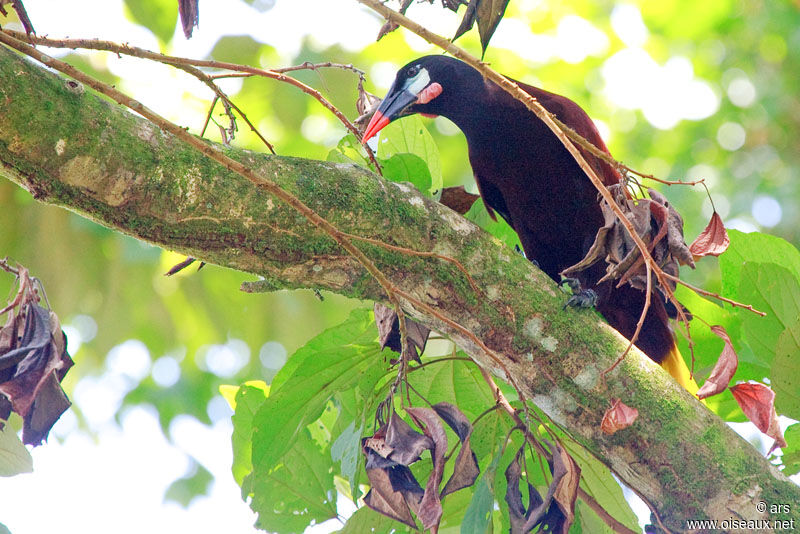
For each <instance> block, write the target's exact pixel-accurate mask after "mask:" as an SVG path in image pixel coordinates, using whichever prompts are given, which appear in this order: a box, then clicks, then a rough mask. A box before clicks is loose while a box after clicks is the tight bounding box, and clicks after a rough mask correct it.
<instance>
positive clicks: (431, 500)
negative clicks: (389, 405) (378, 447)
mask: <svg viewBox="0 0 800 534" xmlns="http://www.w3.org/2000/svg"><path fill="white" fill-rule="evenodd" d="M406 412H407V413H408V415H410V416H411V418H412V419H413V420H414V422H415V423H416V424H417V426H419V427H420V428H422V430H423V431H424V432H425V435H426V436H428V437H429V438H431V439H432V440H433V449H431V458H432V459H433V468H432V469H431V474H430V476H429V477H428V482H427V484H425V494H424V495H423V496H422V500H421V501H420V504H419V512H418V513H417V517H418V518H419V520H420V521H422V525H423V527H425V528H426V529H434V528H438V525H439V520H440V519H441V518H442V502H441V500H440V499H439V484H440V483H441V482H442V474H443V473H444V455H445V452H446V451H447V434H445V432H444V427H442V423H441V421H440V420H439V417H438V416H437V415H436V412H434V411H433V410H431V409H430V408H419V407H416V408H406Z"/></svg>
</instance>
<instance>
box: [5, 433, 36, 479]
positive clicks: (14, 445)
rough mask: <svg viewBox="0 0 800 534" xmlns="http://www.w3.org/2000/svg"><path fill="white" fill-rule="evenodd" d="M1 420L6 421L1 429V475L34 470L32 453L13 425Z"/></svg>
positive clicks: (7, 475)
mask: <svg viewBox="0 0 800 534" xmlns="http://www.w3.org/2000/svg"><path fill="white" fill-rule="evenodd" d="M0 422H4V423H5V426H4V427H3V430H0V477H10V476H14V475H19V474H20V473H30V472H32V471H33V458H31V453H29V452H28V449H26V448H25V445H23V444H22V441H21V440H20V439H19V436H17V433H16V432H14V429H13V428H11V425H9V424H8V423H6V422H5V421H2V420H0Z"/></svg>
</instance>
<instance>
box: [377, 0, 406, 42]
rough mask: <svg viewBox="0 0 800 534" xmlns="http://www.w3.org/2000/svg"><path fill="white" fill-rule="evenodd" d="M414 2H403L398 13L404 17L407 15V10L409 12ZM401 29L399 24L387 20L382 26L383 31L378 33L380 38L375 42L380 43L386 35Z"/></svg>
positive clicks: (402, 0)
mask: <svg viewBox="0 0 800 534" xmlns="http://www.w3.org/2000/svg"><path fill="white" fill-rule="evenodd" d="M413 1H414V0H401V2H400V8H399V9H398V12H399V13H400V14H402V15H405V14H406V10H408V6H410V5H411V3H412V2H413ZM399 27H400V25H398V24H397V23H395V22H392V21H390V20H387V21H386V23H385V24H384V25H383V26H381V29H380V30H379V31H378V37H377V38H376V39H375V40H376V41H380V40H381V39H382V38H383V36H384V35H386V34H388V33H391V32H393V31H395V30H396V29H397V28H399Z"/></svg>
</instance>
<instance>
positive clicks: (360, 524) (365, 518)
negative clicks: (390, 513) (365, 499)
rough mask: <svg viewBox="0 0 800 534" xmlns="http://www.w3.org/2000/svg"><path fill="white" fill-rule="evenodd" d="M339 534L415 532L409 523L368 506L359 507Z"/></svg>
mask: <svg viewBox="0 0 800 534" xmlns="http://www.w3.org/2000/svg"><path fill="white" fill-rule="evenodd" d="M337 532H338V533H339V534H367V533H370V532H372V533H374V534H384V533H386V532H397V533H400V532H414V531H413V530H411V528H409V527H408V526H407V525H404V524H403V523H400V522H399V521H394V520H393V519H390V518H388V517H386V516H385V515H383V514H379V513H378V512H376V511H374V510H370V509H369V508H367V507H366V506H364V507H361V508H359V509H358V510H356V511H355V513H354V514H353V515H351V516H350V518H349V519H348V520H347V523H345V524H344V527H343V528H342V529H341V530H339V531H337Z"/></svg>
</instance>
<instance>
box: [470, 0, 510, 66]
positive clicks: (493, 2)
mask: <svg viewBox="0 0 800 534" xmlns="http://www.w3.org/2000/svg"><path fill="white" fill-rule="evenodd" d="M509 1H510V0H482V1H481V2H480V3H479V4H478V17H477V18H478V33H479V34H480V36H481V47H482V48H483V54H486V48H488V47H489V40H490V39H491V38H492V35H494V32H495V30H496V29H497V25H498V24H500V20H501V19H502V18H503V15H504V14H505V12H506V7H507V6H508V2H509ZM481 57H482V56H481Z"/></svg>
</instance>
